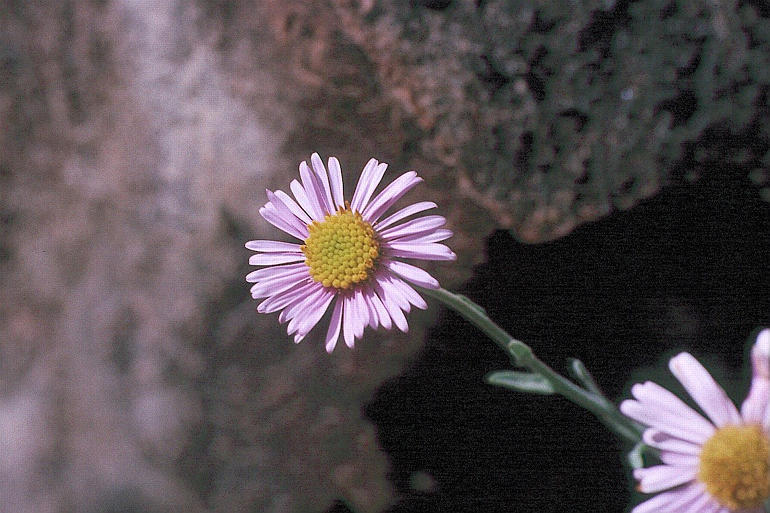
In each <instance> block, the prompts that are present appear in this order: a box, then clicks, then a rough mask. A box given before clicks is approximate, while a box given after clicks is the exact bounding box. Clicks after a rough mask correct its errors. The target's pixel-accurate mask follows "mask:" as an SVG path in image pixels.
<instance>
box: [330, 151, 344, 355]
mask: <svg viewBox="0 0 770 513" xmlns="http://www.w3.org/2000/svg"><path fill="white" fill-rule="evenodd" d="M329 182H330V184H331V188H332V196H334V206H335V207H344V206H345V196H344V194H343V192H342V188H343V183H342V169H340V161H339V160H337V159H336V158H334V157H329ZM335 343H336V342H335ZM332 349H334V348H333V347H332Z"/></svg>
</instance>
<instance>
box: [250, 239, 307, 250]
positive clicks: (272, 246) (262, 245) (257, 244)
mask: <svg viewBox="0 0 770 513" xmlns="http://www.w3.org/2000/svg"><path fill="white" fill-rule="evenodd" d="M246 249H250V250H252V251H261V252H263V253H280V252H292V253H297V252H301V251H302V250H301V249H300V246H299V244H293V243H291V242H279V241H277V240H250V241H249V242H247V243H246Z"/></svg>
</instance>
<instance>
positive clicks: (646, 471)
mask: <svg viewBox="0 0 770 513" xmlns="http://www.w3.org/2000/svg"><path fill="white" fill-rule="evenodd" d="M697 473H698V467H673V466H670V465H655V466H653V467H647V468H638V469H635V470H634V478H636V479H637V480H638V481H639V486H638V488H639V491H641V492H643V493H654V492H659V491H661V490H666V489H668V488H673V487H675V486H678V485H680V484H684V483H687V482H689V481H692V480H693V479H695V475H696V474H697Z"/></svg>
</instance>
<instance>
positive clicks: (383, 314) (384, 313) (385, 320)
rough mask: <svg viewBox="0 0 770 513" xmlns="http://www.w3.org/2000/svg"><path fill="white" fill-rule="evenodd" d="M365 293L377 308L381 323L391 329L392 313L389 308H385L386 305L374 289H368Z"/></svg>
mask: <svg viewBox="0 0 770 513" xmlns="http://www.w3.org/2000/svg"><path fill="white" fill-rule="evenodd" d="M365 294H367V295H368V296H369V300H370V301H371V303H372V306H373V307H374V309H375V310H377V319H378V320H379V322H380V324H381V325H382V327H383V328H385V329H386V330H389V329H390V328H391V327H392V326H393V324H392V323H391V321H390V314H389V313H388V310H387V309H386V308H385V305H383V304H382V300H381V299H380V297H379V296H378V295H377V293H376V292H375V291H374V289H368V290H367V291H366V292H365Z"/></svg>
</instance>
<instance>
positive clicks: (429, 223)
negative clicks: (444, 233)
mask: <svg viewBox="0 0 770 513" xmlns="http://www.w3.org/2000/svg"><path fill="white" fill-rule="evenodd" d="M445 223H446V219H445V218H443V217H442V216H424V217H418V218H417V219H412V220H411V221H407V222H405V223H403V224H399V225H398V226H393V227H392V228H388V229H387V230H382V231H381V232H379V234H380V237H382V238H383V239H384V240H393V239H397V238H399V237H403V236H405V235H422V234H424V233H429V232H432V231H433V230H435V229H436V228H439V227H441V226H444V224H445Z"/></svg>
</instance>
